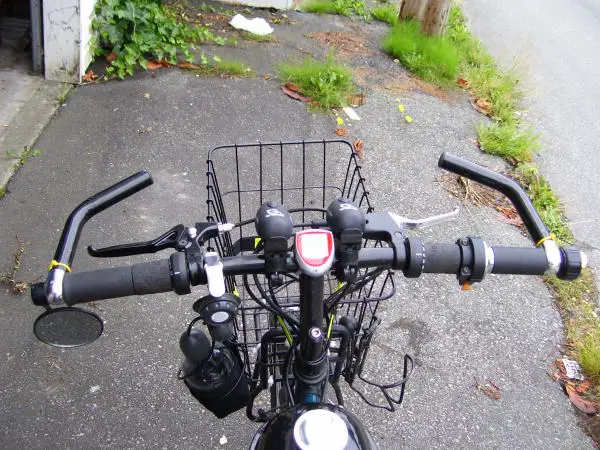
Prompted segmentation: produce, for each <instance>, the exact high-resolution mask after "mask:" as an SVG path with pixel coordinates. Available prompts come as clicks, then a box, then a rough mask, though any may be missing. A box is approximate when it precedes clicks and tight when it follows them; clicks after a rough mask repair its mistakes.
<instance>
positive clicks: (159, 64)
mask: <svg viewBox="0 0 600 450" xmlns="http://www.w3.org/2000/svg"><path fill="white" fill-rule="evenodd" d="M168 66H169V63H168V62H166V61H165V60H164V59H162V60H160V61H155V60H153V59H149V60H148V62H147V63H146V67H147V68H148V70H157V69H162V68H163V67H168Z"/></svg>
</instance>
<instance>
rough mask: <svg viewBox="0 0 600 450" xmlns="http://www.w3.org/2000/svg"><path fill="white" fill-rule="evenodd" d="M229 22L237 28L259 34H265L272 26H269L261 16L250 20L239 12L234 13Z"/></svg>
mask: <svg viewBox="0 0 600 450" xmlns="http://www.w3.org/2000/svg"><path fill="white" fill-rule="evenodd" d="M229 24H230V25H231V26H232V27H233V28H235V29H237V30H244V31H248V32H249V33H252V34H257V35H259V36H266V35H267V34H271V33H272V32H273V28H271V25H269V22H267V21H266V20H265V19H263V18H262V17H255V18H254V19H252V20H250V19H246V18H245V17H244V16H242V15H241V14H236V15H235V16H233V19H231V22H229Z"/></svg>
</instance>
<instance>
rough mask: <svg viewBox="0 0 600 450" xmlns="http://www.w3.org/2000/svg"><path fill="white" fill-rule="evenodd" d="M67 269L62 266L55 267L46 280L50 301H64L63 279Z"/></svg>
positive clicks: (53, 302)
mask: <svg viewBox="0 0 600 450" xmlns="http://www.w3.org/2000/svg"><path fill="white" fill-rule="evenodd" d="M64 278H65V271H64V269H61V268H58V267H57V268H54V269H52V270H51V271H50V272H49V273H48V280H47V281H46V298H47V299H48V303H52V304H55V305H58V304H61V303H63V280H64Z"/></svg>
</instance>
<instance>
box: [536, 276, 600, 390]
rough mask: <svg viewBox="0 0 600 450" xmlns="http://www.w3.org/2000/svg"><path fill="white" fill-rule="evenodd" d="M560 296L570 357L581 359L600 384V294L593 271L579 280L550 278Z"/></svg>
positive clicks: (582, 363) (592, 376)
mask: <svg viewBox="0 0 600 450" xmlns="http://www.w3.org/2000/svg"><path fill="white" fill-rule="evenodd" d="M545 281H546V283H547V284H548V285H549V286H550V287H551V288H552V290H553V291H554V292H555V293H556V297H557V299H558V303H559V306H560V311H561V315H562V317H563V322H564V325H565V332H566V337H567V341H568V348H569V351H570V356H571V357H573V358H575V359H577V361H579V363H580V364H581V367H582V368H583V370H584V371H585V373H586V375H588V376H589V377H591V378H592V379H594V380H595V381H596V382H600V319H599V318H598V315H597V313H596V306H595V299H596V297H597V295H598V292H597V290H596V287H595V283H594V274H593V273H592V271H591V269H585V270H584V271H583V272H582V274H581V276H580V277H579V278H578V279H577V280H575V281H561V280H559V279H558V278H556V277H554V276H546V277H545Z"/></svg>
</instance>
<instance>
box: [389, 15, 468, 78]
mask: <svg viewBox="0 0 600 450" xmlns="http://www.w3.org/2000/svg"><path fill="white" fill-rule="evenodd" d="M382 47H383V50H384V51H385V52H386V53H388V54H390V55H392V56H393V57H394V58H398V59H399V60H400V62H401V63H402V65H403V66H404V67H406V68H407V69H408V70H410V71H411V72H413V73H415V74H416V75H418V76H419V77H421V78H423V79H424V80H425V81H431V82H435V83H438V84H441V85H445V86H448V85H451V84H454V82H455V81H456V76H457V73H458V66H459V64H460V54H459V53H458V51H457V50H456V48H455V47H454V46H453V45H452V43H451V42H449V41H448V39H446V38H445V37H433V36H426V35H424V34H423V33H422V32H421V26H420V24H419V23H417V22H413V21H402V22H399V23H398V24H397V25H395V26H394V27H392V28H391V30H390V32H389V33H388V35H387V37H386V38H385V39H384V41H383V43H382Z"/></svg>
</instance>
